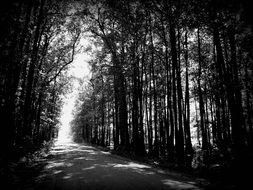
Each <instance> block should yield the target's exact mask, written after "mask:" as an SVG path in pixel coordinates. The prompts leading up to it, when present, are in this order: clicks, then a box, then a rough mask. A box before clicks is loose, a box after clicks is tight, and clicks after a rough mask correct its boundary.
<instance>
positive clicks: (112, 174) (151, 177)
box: [33, 143, 202, 190]
mask: <svg viewBox="0 0 253 190" xmlns="http://www.w3.org/2000/svg"><path fill="white" fill-rule="evenodd" d="M45 162H46V163H45V166H44V169H43V171H42V172H41V174H40V175H39V176H38V177H37V178H36V183H35V184H36V185H35V187H33V189H37V190H42V189H47V190H49V189H50V190H51V189H54V190H68V189H71V190H79V189H80V190H81V189H85V190H93V189H94V190H95V189H97V190H100V189H101V190H102V189H103V190H106V189H108V190H114V189H115V190H120V189H126V190H136V189H137V190H141V189H145V190H148V189H150V190H151V189H152V190H155V189H202V188H201V187H199V186H198V185H197V184H198V183H197V182H196V180H192V179H190V178H187V177H185V176H183V175H181V174H179V173H175V172H169V171H165V170H161V169H158V168H154V167H152V166H150V165H146V164H141V163H138V162H135V161H131V160H129V159H126V158H123V157H120V156H117V155H112V154H110V153H109V152H105V151H101V150H99V149H97V148H94V147H92V146H89V145H85V144H75V143H69V144H58V145H56V146H55V147H54V148H53V149H52V150H51V154H50V155H49V156H48V158H47V159H46V160H45Z"/></svg>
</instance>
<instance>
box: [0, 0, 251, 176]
mask: <svg viewBox="0 0 253 190" xmlns="http://www.w3.org/2000/svg"><path fill="white" fill-rule="evenodd" d="M249 5H250V4H249V2H248V1H239V0H238V1H237V0H232V1H231V0H230V1H229V0H206V1H202V0H128V1H124V0H97V1H95V0H66V1H63V0H61V1H56V0H21V1H13V0H12V1H8V2H6V3H5V4H4V5H3V6H1V8H0V9H1V10H0V14H1V16H0V17H1V19H0V26H1V35H0V38H1V40H0V49H1V55H0V60H1V61H0V117H1V134H0V135H1V136H0V140H1V142H0V146H1V147H0V150H1V151H0V152H1V153H0V154H1V155H0V167H3V166H4V165H5V163H6V162H9V161H10V160H15V159H18V158H20V157H22V156H24V155H27V154H30V153H33V152H35V151H37V150H39V149H40V148H41V147H43V146H46V145H47V144H48V143H51V142H52V141H53V140H54V139H56V138H57V133H58V128H59V116H60V111H61V106H62V95H63V94H65V93H66V92H67V91H69V89H71V84H70V81H71V79H70V78H68V77H66V75H65V73H66V72H67V70H68V67H69V65H71V63H72V62H73V60H74V56H75V54H76V53H77V52H80V51H89V52H90V53H92V55H93V59H92V60H91V61H90V62H89V66H90V69H91V78H90V79H89V81H88V83H87V84H85V85H83V86H82V88H80V91H79V96H78V100H77V101H76V106H75V110H74V112H73V114H74V119H73V121H72V122H71V130H72V133H73V140H74V141H75V142H79V143H82V142H86V143H91V144H94V145H99V146H102V147H108V148H110V149H113V150H114V151H116V152H119V153H120V154H123V155H132V156H137V157H148V158H152V159H156V160H162V161H163V162H166V163H170V165H172V166H173V167H178V168H184V169H187V170H191V169H197V168H202V169H203V168H204V169H207V170H210V169H211V168H212V167H216V166H219V167H221V168H223V169H228V171H236V172H238V173H240V174H244V173H245V170H246V169H249V168H253V167H252V166H253V165H252V161H253V125H252V123H253V64H252V62H253V51H252V50H253V23H252V21H253V19H251V16H252V13H251V12H252V11H251V10H250V6H249ZM252 18H253V17H252ZM85 35H88V36H89V38H90V39H92V40H91V41H90V43H92V44H91V45H90V46H92V47H90V48H87V49H86V50H80V48H78V45H79V42H80V39H81V38H85ZM241 177H242V178H244V177H250V176H247V175H246V174H245V175H241Z"/></svg>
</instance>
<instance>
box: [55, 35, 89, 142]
mask: <svg viewBox="0 0 253 190" xmlns="http://www.w3.org/2000/svg"><path fill="white" fill-rule="evenodd" d="M80 44H82V45H84V46H86V45H88V42H87V40H85V39H83V40H81V42H80ZM90 59H91V56H90V55H89V54H88V53H85V52H84V53H78V54H76V56H75V58H74V61H73V63H72V64H71V66H70V68H69V71H68V73H69V75H70V76H74V77H77V78H79V79H83V80H85V79H86V80H87V79H88V78H89V75H90V70H89V66H88V61H89V60H90ZM78 87H79V82H78V80H77V79H75V80H73V88H72V89H73V90H72V92H70V93H69V94H66V95H65V96H64V100H63V101H64V104H63V108H62V111H61V118H60V122H61V125H60V129H59V133H58V143H68V142H70V141H71V136H70V122H71V121H72V119H73V115H72V110H73V109H74V104H75V101H76V98H77V95H78Z"/></svg>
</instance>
